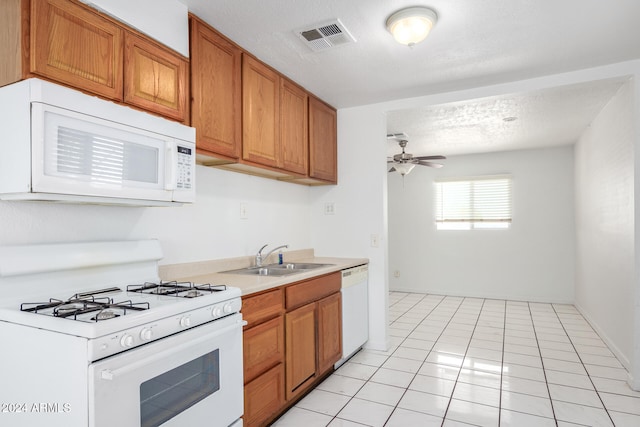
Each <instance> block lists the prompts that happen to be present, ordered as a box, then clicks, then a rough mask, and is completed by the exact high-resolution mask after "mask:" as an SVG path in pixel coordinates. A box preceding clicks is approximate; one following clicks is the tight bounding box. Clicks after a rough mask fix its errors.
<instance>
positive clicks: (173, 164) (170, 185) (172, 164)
mask: <svg viewBox="0 0 640 427" xmlns="http://www.w3.org/2000/svg"><path fill="white" fill-rule="evenodd" d="M165 150H166V151H165V162H164V164H165V170H166V173H165V183H164V189H165V190H169V191H171V190H175V189H176V181H177V179H178V178H177V172H176V169H177V168H178V164H177V157H178V152H177V151H178V150H177V147H176V145H175V144H174V143H173V141H170V142H167V147H166V148H165Z"/></svg>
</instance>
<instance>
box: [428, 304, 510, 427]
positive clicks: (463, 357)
mask: <svg viewBox="0 0 640 427" xmlns="http://www.w3.org/2000/svg"><path fill="white" fill-rule="evenodd" d="M465 299H467V298H464V299H463V300H462V302H461V303H460V305H459V306H458V308H457V309H456V313H457V312H458V310H459V309H460V306H461V305H462V304H463V303H464V301H465ZM486 301H487V300H486V299H485V298H483V299H482V306H480V311H478V316H477V317H476V323H475V324H474V325H473V331H471V336H470V337H469V342H468V343H467V348H466V349H465V351H464V355H463V356H462V364H461V365H460V368H459V370H458V375H456V380H455V382H454V383H453V389H451V396H449V403H447V408H446V409H445V411H444V415H443V416H442V424H441V425H440V427H444V423H445V421H446V419H447V413H448V412H449V407H450V406H451V401H452V400H453V394H454V393H455V392H456V386H457V385H458V379H459V378H460V373H461V372H462V368H463V367H464V359H466V357H467V353H468V352H469V346H470V345H471V340H472V339H473V334H475V332H476V328H477V327H478V321H479V320H480V315H481V314H482V309H483V308H484V304H485V302H486ZM456 313H453V315H452V316H451V319H453V317H454V316H455V315H456ZM451 319H449V322H447V326H449V323H451ZM445 329H446V328H445ZM441 335H442V334H441ZM436 342H437V341H436ZM503 345H504V344H503ZM498 411H500V409H499V408H498ZM454 421H455V420H454ZM498 425H500V424H498Z"/></svg>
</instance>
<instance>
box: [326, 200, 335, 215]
mask: <svg viewBox="0 0 640 427" xmlns="http://www.w3.org/2000/svg"><path fill="white" fill-rule="evenodd" d="M324 214H325V215H335V214H336V204H335V203H334V202H326V203H325V204H324Z"/></svg>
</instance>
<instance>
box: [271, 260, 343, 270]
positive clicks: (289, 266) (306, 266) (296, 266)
mask: <svg viewBox="0 0 640 427" xmlns="http://www.w3.org/2000/svg"><path fill="white" fill-rule="evenodd" d="M330 265H333V264H316V263H312V262H286V263H284V264H275V265H269V267H270V268H279V269H286V270H313V269H314V268H320V267H328V266H330Z"/></svg>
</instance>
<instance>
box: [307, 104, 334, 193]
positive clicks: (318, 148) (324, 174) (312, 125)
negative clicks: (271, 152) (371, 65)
mask: <svg viewBox="0 0 640 427" xmlns="http://www.w3.org/2000/svg"><path fill="white" fill-rule="evenodd" d="M337 147H338V146H337V115H336V110H334V109H333V108H331V107H329V106H328V105H327V104H325V103H323V102H322V101H320V100H318V99H316V98H314V97H312V96H310V97H309V177H311V178H317V179H321V180H324V181H328V182H332V183H337V182H338V161H337V159H338V154H337Z"/></svg>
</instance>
